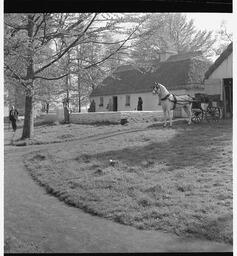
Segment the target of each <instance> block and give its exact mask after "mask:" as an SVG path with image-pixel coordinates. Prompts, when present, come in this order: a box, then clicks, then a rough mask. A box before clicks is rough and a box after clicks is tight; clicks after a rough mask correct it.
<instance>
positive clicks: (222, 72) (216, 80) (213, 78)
mask: <svg viewBox="0 0 237 256" xmlns="http://www.w3.org/2000/svg"><path fill="white" fill-rule="evenodd" d="M232 77H233V54H230V55H229V56H228V58H227V59H226V60H224V61H223V62H222V63H221V65H220V66H219V67H218V68H217V69H216V70H214V71H213V73H212V74H211V75H210V77H209V78H208V79H206V80H205V82H204V84H205V89H204V92H205V93H206V94H209V95H215V94H220V95H221V100H223V89H222V88H223V78H232Z"/></svg>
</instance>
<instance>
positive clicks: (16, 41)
mask: <svg viewBox="0 0 237 256" xmlns="http://www.w3.org/2000/svg"><path fill="white" fill-rule="evenodd" d="M128 20H129V19H127V17H119V16H116V15H110V14H97V13H82V14H81V13H77V14H68V13H63V14H62V13H57V14H52V13H40V14H38V13H28V14H5V16H4V25H5V31H4V32H5V34H4V43H5V48H4V57H5V62H4V68H5V74H6V75H7V76H9V77H11V78H12V79H16V80H18V81H19V82H20V83H21V85H22V86H23V87H24V88H25V94H26V97H25V119H24V127H23V134H22V139H25V138H31V137H32V135H33V131H34V120H33V102H34V95H35V89H36V80H37V79H41V80H42V79H43V80H47V81H53V80H59V79H62V78H64V77H65V79H68V76H69V75H68V73H67V72H65V71H64V72H62V73H61V72H59V73H58V74H57V73H56V74H55V76H53V77H49V76H48V74H47V70H48V69H49V68H50V67H52V66H53V65H55V64H57V63H58V62H59V61H60V59H62V58H63V57H65V56H66V55H67V53H68V52H69V51H70V50H71V49H73V48H74V47H76V46H77V45H82V44H90V43H93V44H100V43H103V42H100V41H98V40H97V39H100V38H101V37H97V39H96V41H93V39H94V35H95V34H96V35H101V34H103V33H104V32H105V31H117V32H118V31H120V29H121V27H120V26H119V24H121V23H123V22H126V21H128ZM103 22H104V26H102V25H101V24H102V23H103ZM139 26H140V24H138V26H136V27H135V28H134V29H133V30H132V31H131V33H130V34H129V35H128V36H127V37H126V38H124V39H123V40H121V42H120V43H119V45H118V47H117V48H116V49H115V50H114V51H113V52H110V53H109V54H108V55H103V56H101V58H100V59H98V60H96V61H93V62H92V63H87V65H84V67H83V68H84V69H86V70H89V69H90V68H93V67H98V66H99V65H101V64H102V63H104V62H105V61H106V60H108V59H109V58H111V57H112V56H113V55H114V54H115V53H117V52H119V51H120V50H123V48H124V47H125V46H126V43H127V42H128V41H129V40H131V39H133V37H134V36H135V34H136V33H137V32H138V27H139ZM66 81H67V80H66Z"/></svg>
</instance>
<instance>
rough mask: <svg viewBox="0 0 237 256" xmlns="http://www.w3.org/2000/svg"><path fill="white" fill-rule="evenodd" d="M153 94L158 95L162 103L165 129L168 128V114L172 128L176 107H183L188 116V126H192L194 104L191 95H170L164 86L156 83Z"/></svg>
mask: <svg viewBox="0 0 237 256" xmlns="http://www.w3.org/2000/svg"><path fill="white" fill-rule="evenodd" d="M152 93H153V94H157V95H158V97H159V100H160V102H161V106H162V109H163V113H164V127H165V126H166V119H167V114H168V116H169V120H170V126H172V118H173V110H174V109H175V107H176V105H181V106H182V108H183V109H184V111H185V112H186V113H187V115H188V124H189V125H190V124H191V117H192V102H193V98H192V97H191V96H189V95H179V96H176V95H174V94H172V93H170V92H169V91H168V90H167V89H166V88H165V86H164V85H162V84H159V83H157V82H155V86H154V87H153V92H152Z"/></svg>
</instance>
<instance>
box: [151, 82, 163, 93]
mask: <svg viewBox="0 0 237 256" xmlns="http://www.w3.org/2000/svg"><path fill="white" fill-rule="evenodd" d="M154 83H155V85H154V86H153V90H152V93H153V94H158V95H160V93H161V88H160V84H159V83H157V82H154Z"/></svg>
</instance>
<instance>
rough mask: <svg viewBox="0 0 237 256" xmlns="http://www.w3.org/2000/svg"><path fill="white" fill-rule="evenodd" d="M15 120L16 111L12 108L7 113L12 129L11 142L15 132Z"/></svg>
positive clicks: (16, 116) (16, 117)
mask: <svg viewBox="0 0 237 256" xmlns="http://www.w3.org/2000/svg"><path fill="white" fill-rule="evenodd" d="M17 119H18V111H17V109H16V108H15V107H14V106H12V107H11V110H10V112H9V121H10V122H11V123H12V129H13V136H12V142H13V139H14V136H15V132H16V129H17V125H16V121H17Z"/></svg>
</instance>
